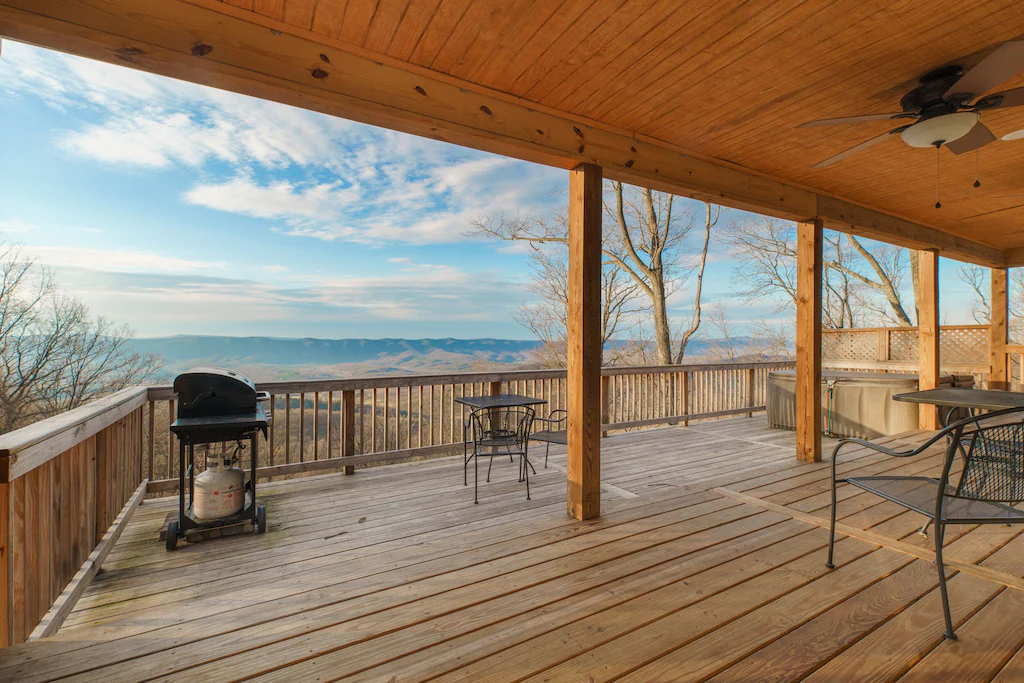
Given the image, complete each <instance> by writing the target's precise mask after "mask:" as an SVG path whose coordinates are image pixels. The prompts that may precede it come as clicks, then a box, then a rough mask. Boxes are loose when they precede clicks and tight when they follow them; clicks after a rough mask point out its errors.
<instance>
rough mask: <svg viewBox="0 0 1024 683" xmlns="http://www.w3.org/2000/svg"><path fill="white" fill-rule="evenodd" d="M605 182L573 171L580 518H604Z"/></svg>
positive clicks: (576, 508)
mask: <svg viewBox="0 0 1024 683" xmlns="http://www.w3.org/2000/svg"><path fill="white" fill-rule="evenodd" d="M601 183H602V179H601V167H600V166H594V165H593V164H581V165H580V166H577V167H576V168H574V169H573V170H572V171H570V172H569V282H568V289H569V307H568V325H567V327H568V367H567V369H566V373H567V380H566V392H567V396H566V409H567V411H568V413H569V415H568V420H567V421H566V426H567V429H568V434H567V439H568V445H567V465H566V470H567V474H566V480H567V501H566V507H567V509H568V512H569V514H570V515H572V516H573V517H575V518H576V519H579V520H584V519H592V518H594V517H597V516H598V515H600V514H601V351H602V349H601V260H602V259H601V214H602V201H601V194H602V185H601Z"/></svg>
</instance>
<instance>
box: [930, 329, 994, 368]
mask: <svg viewBox="0 0 1024 683" xmlns="http://www.w3.org/2000/svg"><path fill="white" fill-rule="evenodd" d="M939 353H940V355H941V357H942V360H944V361H945V362H947V363H987V362H988V330H987V329H985V328H979V327H943V328H940V330H939Z"/></svg>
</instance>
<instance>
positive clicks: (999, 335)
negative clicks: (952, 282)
mask: <svg viewBox="0 0 1024 683" xmlns="http://www.w3.org/2000/svg"><path fill="white" fill-rule="evenodd" d="M991 301H992V306H991V309H992V313H991V317H990V318H989V326H988V334H989V337H988V355H989V362H990V363H991V364H992V372H991V373H990V374H989V376H988V380H989V388H998V389H1009V388H1010V387H1009V386H1006V385H1000V386H997V387H993V386H992V383H993V382H1004V383H1005V382H1009V381H1010V378H1009V376H1008V375H1007V372H1006V361H1007V357H1006V332H1007V329H1008V328H1007V318H1008V317H1009V310H1010V298H1009V290H1008V282H1007V270H1006V268H993V269H992V299H991Z"/></svg>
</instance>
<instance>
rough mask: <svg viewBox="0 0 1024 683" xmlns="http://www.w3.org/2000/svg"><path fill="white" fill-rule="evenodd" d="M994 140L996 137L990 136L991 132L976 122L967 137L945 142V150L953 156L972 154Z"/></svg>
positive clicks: (982, 124) (979, 122)
mask: <svg viewBox="0 0 1024 683" xmlns="http://www.w3.org/2000/svg"><path fill="white" fill-rule="evenodd" d="M995 140H996V136H995V135H993V134H992V131H990V130H989V129H988V128H986V127H985V124H984V123H982V122H981V121H978V122H977V123H976V124H974V128H971V130H970V132H969V133H967V135H965V136H963V137H962V138H958V139H956V140H953V142H947V143H946V149H948V150H949V151H950V152H952V153H953V154H963V153H964V152H973V151H974V150H976V149H978V148H979V147H984V146H985V145H987V144H988V143H990V142H995Z"/></svg>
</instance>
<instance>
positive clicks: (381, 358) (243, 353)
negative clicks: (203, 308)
mask: <svg viewBox="0 0 1024 683" xmlns="http://www.w3.org/2000/svg"><path fill="white" fill-rule="evenodd" d="M746 341H748V340H747V339H746V338H740V339H737V340H734V342H735V343H737V344H738V345H740V346H741V347H742V345H743V344H744V343H745V342H746ZM718 343H719V342H718V341H717V340H704V339H698V340H694V341H692V342H691V343H690V346H689V347H688V353H687V356H688V357H693V358H694V360H695V361H696V360H697V359H698V358H700V356H702V355H704V354H705V353H706V352H707V351H708V350H709V349H710V348H712V347H714V346H716V345H717V344H718ZM132 344H133V346H134V348H135V349H136V350H137V351H139V352H140V353H152V354H156V355H158V356H161V357H162V358H163V360H164V367H163V370H162V371H161V373H160V375H159V376H158V377H157V378H156V379H157V381H167V380H169V379H171V378H173V377H174V376H175V375H177V374H178V373H179V372H182V371H184V370H188V369H189V368H193V367H197V366H215V367H227V368H231V369H233V370H236V371H238V372H242V373H244V374H246V375H248V376H249V377H251V378H253V379H254V380H257V381H274V380H289V379H326V378H336V377H360V376H366V375H375V374H448V373H453V372H486V371H488V370H496V369H503V370H510V369H513V368H516V369H528V368H531V367H537V361H536V358H535V351H536V350H537V349H538V348H540V346H541V342H539V341H533V340H521V339H451V338H447V339H314V338H308V337H307V338H302V339H287V338H279V337H229V336H203V335H177V336H173V337H150V338H137V339H134V340H133V341H132Z"/></svg>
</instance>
